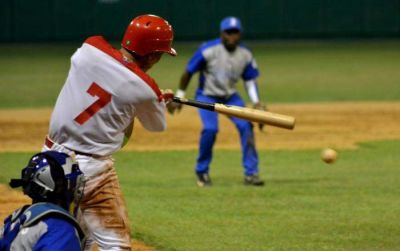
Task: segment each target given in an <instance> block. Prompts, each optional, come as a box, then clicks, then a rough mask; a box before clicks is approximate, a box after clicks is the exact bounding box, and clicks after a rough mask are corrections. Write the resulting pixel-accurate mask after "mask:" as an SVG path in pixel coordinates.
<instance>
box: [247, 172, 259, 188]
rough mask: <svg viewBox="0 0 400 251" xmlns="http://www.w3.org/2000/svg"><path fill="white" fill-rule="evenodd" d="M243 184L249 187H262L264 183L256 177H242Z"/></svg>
mask: <svg viewBox="0 0 400 251" xmlns="http://www.w3.org/2000/svg"><path fill="white" fill-rule="evenodd" d="M244 184H245V185H251V186H264V181H263V180H262V179H260V177H258V175H256V174H255V175H249V176H245V177H244Z"/></svg>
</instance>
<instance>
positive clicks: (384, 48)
mask: <svg viewBox="0 0 400 251" xmlns="http://www.w3.org/2000/svg"><path fill="white" fill-rule="evenodd" d="M115 44H116V43H115ZM78 46H79V43H74V44H64V45H57V44H52V45H45V44H34V45H4V44H3V45H0V100H1V101H0V108H4V107H38V106H41V107H43V106H53V104H54V103H55V100H56V98H57V95H58V92H59V90H60V89H61V86H62V85H63V83H64V81H65V78H66V76H67V72H68V68H69V63H70V62H69V60H70V56H71V54H72V53H73V52H74V51H75V49H76V48H77V47H78ZM197 46H198V43H195V44H193V43H191V44H187V43H176V46H175V47H176V49H177V50H178V52H179V56H178V57H176V58H173V57H169V56H167V55H166V56H164V58H163V59H162V60H161V61H160V63H159V64H158V65H156V66H155V67H154V69H152V70H151V71H150V74H151V75H152V76H153V77H154V78H155V79H156V80H157V81H158V83H159V85H160V86H161V87H162V88H172V89H176V88H177V85H178V81H179V78H180V75H181V73H182V72H183V69H184V67H185V64H186V62H187V61H188V59H189V57H190V56H191V55H192V53H193V52H194V50H195V49H196V47H197ZM250 47H251V48H252V49H253V51H254V54H255V56H256V58H257V61H258V64H259V68H260V72H261V77H260V79H259V83H260V90H261V97H262V99H263V100H265V101H267V102H314V101H341V100H352V101H353V100H399V99H400V85H399V81H400V71H399V69H400V40H393V41H333V42H310V41H309V42H276V41H275V42H258V43H253V44H251V46H250ZM194 78H195V79H194V80H192V83H191V85H190V87H189V94H190V95H191V94H192V93H193V91H194V89H195V88H196V87H197V76H196V77H194ZM239 90H241V92H243V88H242V85H241V84H239ZM190 95H189V96H190Z"/></svg>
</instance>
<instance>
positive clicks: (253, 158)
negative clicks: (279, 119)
mask: <svg viewBox="0 0 400 251" xmlns="http://www.w3.org/2000/svg"><path fill="white" fill-rule="evenodd" d="M196 100H198V101H203V102H208V103H223V104H227V105H236V106H242V107H244V106H245V104H244V101H243V100H242V98H241V97H240V96H239V95H238V94H237V93H235V94H233V95H232V96H231V97H230V98H228V99H223V98H216V97H210V96H205V95H203V94H201V92H200V91H198V92H197V94H196ZM198 112H199V115H200V118H201V121H202V123H203V130H202V131H201V136H200V147H199V155H198V156H197V165H196V172H197V173H208V171H209V165H210V163H211V160H212V148H213V146H214V143H215V139H216V136H217V133H218V113H216V112H212V111H207V110H204V109H198ZM230 120H231V121H232V122H233V123H234V124H235V126H236V128H237V130H238V131H239V134H240V144H241V148H242V163H243V167H244V175H253V174H258V155H257V151H256V148H255V141H254V133H253V125H252V124H251V123H250V122H248V121H246V120H242V119H238V118H233V117H230Z"/></svg>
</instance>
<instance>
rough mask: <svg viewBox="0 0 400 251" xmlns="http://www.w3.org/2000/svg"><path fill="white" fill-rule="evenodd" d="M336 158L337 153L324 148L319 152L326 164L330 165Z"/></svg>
mask: <svg viewBox="0 0 400 251" xmlns="http://www.w3.org/2000/svg"><path fill="white" fill-rule="evenodd" d="M336 158H337V152H336V151H335V150H333V149H331V148H326V149H324V150H322V152H321V159H322V160H323V161H324V162H325V163H327V164H332V163H333V162H335V161H336Z"/></svg>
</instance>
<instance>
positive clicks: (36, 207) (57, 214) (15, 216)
mask: <svg viewBox="0 0 400 251" xmlns="http://www.w3.org/2000/svg"><path fill="white" fill-rule="evenodd" d="M49 217H52V218H59V219H63V220H65V221H67V222H68V223H70V224H71V225H73V226H74V228H75V229H76V230H77V232H78V234H79V238H80V240H81V241H82V240H83V238H84V234H83V231H82V229H81V228H80V226H79V224H78V222H76V220H75V219H74V218H73V217H72V216H71V215H70V214H69V213H68V211H66V210H65V209H63V208H61V207H59V206H57V205H55V204H52V203H45V202H43V203H35V204H33V205H30V206H29V205H26V206H23V207H21V208H20V209H18V210H16V211H15V212H14V213H12V214H11V215H10V216H8V217H7V218H6V219H5V220H4V227H3V231H2V233H0V251H8V250H10V246H11V243H12V242H13V241H14V239H15V237H16V236H17V235H18V232H19V231H20V229H21V228H22V227H30V226H33V225H35V224H36V223H38V222H39V221H41V220H44V219H46V218H49Z"/></svg>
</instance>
